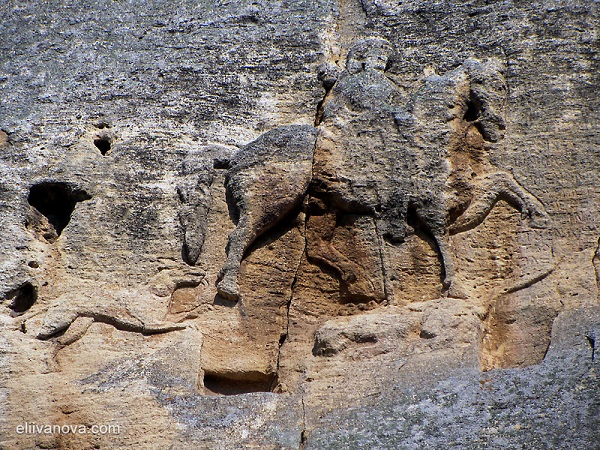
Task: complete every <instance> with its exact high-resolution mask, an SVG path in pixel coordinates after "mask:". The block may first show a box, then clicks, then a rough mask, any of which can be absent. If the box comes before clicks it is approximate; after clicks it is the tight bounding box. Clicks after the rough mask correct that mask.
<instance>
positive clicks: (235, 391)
mask: <svg viewBox="0 0 600 450" xmlns="http://www.w3.org/2000/svg"><path fill="white" fill-rule="evenodd" d="M235 375H236V374H234V376H235ZM239 375H240V377H239V378H240V379H237V378H238V377H235V378H233V377H227V376H223V375H221V374H214V373H213V374H211V373H205V375H204V388H205V390H206V391H207V394H213V395H215V394H216V395H239V394H247V393H250V392H271V386H272V385H273V381H274V379H275V377H274V375H264V374H257V376H255V377H248V375H251V374H239ZM244 376H245V377H244Z"/></svg>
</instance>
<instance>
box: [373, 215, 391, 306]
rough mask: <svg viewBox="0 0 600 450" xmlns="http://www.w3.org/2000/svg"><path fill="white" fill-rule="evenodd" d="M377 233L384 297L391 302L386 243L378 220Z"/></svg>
mask: <svg viewBox="0 0 600 450" xmlns="http://www.w3.org/2000/svg"><path fill="white" fill-rule="evenodd" d="M375 231H376V232H377V240H378V241H379V257H380V258H381V272H382V275H383V295H384V297H385V300H384V302H385V303H389V302H390V300H391V299H390V295H391V289H390V285H389V280H388V275H387V265H386V263H385V247H384V245H385V242H384V240H383V236H382V233H381V231H380V229H379V226H378V225H377V220H375Z"/></svg>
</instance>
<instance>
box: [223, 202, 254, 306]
mask: <svg viewBox="0 0 600 450" xmlns="http://www.w3.org/2000/svg"><path fill="white" fill-rule="evenodd" d="M256 238H257V226H256V224H255V223H254V221H253V220H252V218H251V217H250V216H249V215H248V214H241V215H240V220H239V222H238V224H237V226H236V227H235V229H234V230H233V231H232V232H231V234H230V235H229V242H228V244H227V261H225V265H224V266H223V268H222V269H221V274H220V276H221V281H219V283H218V284H217V292H218V293H219V295H220V296H221V297H223V298H225V299H228V300H237V299H238V298H239V296H240V290H239V286H238V275H239V272H240V265H241V263H242V258H243V257H244V253H245V252H246V250H247V249H248V247H249V246H250V244H252V242H254V240H255V239H256Z"/></svg>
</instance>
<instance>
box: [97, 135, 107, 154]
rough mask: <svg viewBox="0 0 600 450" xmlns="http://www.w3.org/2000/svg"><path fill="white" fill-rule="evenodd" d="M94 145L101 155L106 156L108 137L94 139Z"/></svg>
mask: <svg viewBox="0 0 600 450" xmlns="http://www.w3.org/2000/svg"><path fill="white" fill-rule="evenodd" d="M94 145H95V146H96V148H98V150H100V153H102V156H106V155H107V154H108V152H110V139H108V138H105V137H101V138H97V139H94Z"/></svg>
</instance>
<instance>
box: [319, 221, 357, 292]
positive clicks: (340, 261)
mask: <svg viewBox="0 0 600 450" xmlns="http://www.w3.org/2000/svg"><path fill="white" fill-rule="evenodd" d="M335 226H336V214H335V213H331V212H329V213H326V214H324V215H320V216H311V217H310V218H309V221H308V226H307V238H308V247H307V253H308V258H309V259H311V260H313V261H316V262H318V263H321V264H324V265H326V266H329V267H332V268H333V269H334V270H335V271H336V272H338V274H339V275H340V277H341V278H342V280H343V281H346V282H352V281H354V280H356V274H355V273H354V270H353V268H352V267H351V263H350V260H348V258H346V256H344V255H343V254H342V253H341V252H340V251H339V250H337V249H336V248H335V247H334V246H333V245H332V244H331V240H332V239H333V233H334V231H335Z"/></svg>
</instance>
